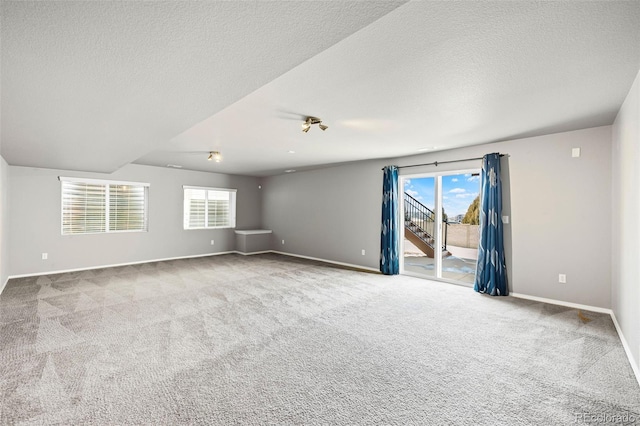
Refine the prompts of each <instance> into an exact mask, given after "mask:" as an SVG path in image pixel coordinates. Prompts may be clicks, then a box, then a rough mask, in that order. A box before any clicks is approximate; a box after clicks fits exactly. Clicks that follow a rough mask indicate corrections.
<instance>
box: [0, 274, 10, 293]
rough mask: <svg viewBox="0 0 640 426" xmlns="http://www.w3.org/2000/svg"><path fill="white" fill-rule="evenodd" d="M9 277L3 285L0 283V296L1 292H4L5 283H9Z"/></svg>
mask: <svg viewBox="0 0 640 426" xmlns="http://www.w3.org/2000/svg"><path fill="white" fill-rule="evenodd" d="M10 278H11V277H7V279H6V280H5V281H4V283H2V286H1V287H0V294H2V292H3V291H4V288H5V287H6V286H7V283H8V282H9V279H10Z"/></svg>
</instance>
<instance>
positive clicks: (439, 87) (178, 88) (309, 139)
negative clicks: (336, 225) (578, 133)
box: [1, 1, 640, 176]
mask: <svg viewBox="0 0 640 426" xmlns="http://www.w3.org/2000/svg"><path fill="white" fill-rule="evenodd" d="M401 3H402V2H394V3H391V2H359V1H354V2H345V1H338V2H308V1H294V2H285V1H279V2H195V3H194V2H175V3H154V2H144V3H133V2H122V3H120V2H117V3H115V2H114V3H112V2H86V3H83V2H69V3H67V2H64V3H62V2H33V3H32V2H29V3H25V2H3V3H2V12H3V16H2V29H1V31H2V47H1V49H2V58H1V59H2V65H1V66H2V68H1V71H2V76H1V83H2V100H1V108H2V110H1V112H2V123H1V131H2V133H1V137H2V140H1V141H2V155H3V157H4V158H5V159H6V160H7V162H9V164H13V165H25V166H36V167H49V168H60V169H72V170H89V171H103V172H111V171H114V170H116V169H118V168H119V167H121V166H123V165H125V164H128V163H130V162H136V163H138V164H147V165H155V166H162V167H164V166H166V165H167V164H178V165H181V166H183V168H185V169H192V170H203V171H215V172H224V173H235V174H248V175H255V176H265V175H271V174H278V173H282V172H283V171H284V170H285V169H297V170H301V169H304V168H312V167H317V166H319V165H323V164H332V163H337V162H345V161H355V160H362V159H369V158H386V157H396V156H403V155H410V154H417V153H418V149H420V148H430V147H435V148H436V149H449V148H454V147H459V146H466V145H473V144H481V143H487V142H492V141H496V140H504V139H512V138H518V137H524V136H533V135H540V134H547V133H554V132H559V131H567V130H574V129H579V128H586V127H593V126H600V125H606V124H611V123H612V121H613V119H614V118H615V114H616V112H617V111H618V109H619V107H620V105H621V104H622V102H623V100H624V97H625V96H626V94H627V92H628V90H629V89H630V87H631V83H632V82H633V79H634V77H635V75H636V74H637V73H638V70H639V69H640V2H636V1H629V2H622V1H616V2H610V1H604V2H573V1H566V2H562V1H558V2H533V1H531V2H529V1H527V2H524V1H520V2H421V1H415V2H409V3H407V4H403V5H402V4H401ZM398 6H399V7H398ZM304 115H315V116H319V117H320V118H322V119H323V120H324V122H325V123H326V124H327V125H329V129H328V130H327V131H326V132H322V131H320V130H319V129H318V128H317V126H314V128H312V129H311V130H310V131H309V132H308V133H306V134H305V133H302V132H301V127H300V125H301V124H302V117H303V116H304ZM212 150H219V151H221V152H222V154H223V156H224V160H223V162H221V163H214V162H208V161H206V158H207V155H208V151H212ZM289 151H295V153H293V154H290V153H289Z"/></svg>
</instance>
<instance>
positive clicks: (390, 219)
mask: <svg viewBox="0 0 640 426" xmlns="http://www.w3.org/2000/svg"><path fill="white" fill-rule="evenodd" d="M383 170H384V177H383V182H382V233H381V235H380V249H381V250H380V272H382V273H383V274H385V275H397V274H399V273H400V236H399V232H400V219H399V210H398V167H396V166H387V167H385V168H384V169H383Z"/></svg>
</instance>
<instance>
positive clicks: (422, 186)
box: [404, 177, 436, 278]
mask: <svg viewBox="0 0 640 426" xmlns="http://www.w3.org/2000/svg"><path fill="white" fill-rule="evenodd" d="M435 181H436V179H435V178H434V177H426V178H413V179H405V180H404V270H405V271H407V272H412V273H415V274H420V275H426V276H428V277H432V278H435V277H436V260H435V256H434V255H435V251H434V247H435V246H436V232H435V231H436V216H435V200H436V197H435Z"/></svg>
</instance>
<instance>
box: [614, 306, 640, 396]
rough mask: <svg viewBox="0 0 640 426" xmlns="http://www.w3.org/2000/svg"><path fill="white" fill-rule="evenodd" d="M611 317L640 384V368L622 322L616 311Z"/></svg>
mask: <svg viewBox="0 0 640 426" xmlns="http://www.w3.org/2000/svg"><path fill="white" fill-rule="evenodd" d="M611 319H612V320H613V325H615V326H616V331H617V332H618V336H620V341H621V342H622V347H623V348H624V351H625V353H626V354H627V358H629V363H630V364H631V369H632V370H633V374H635V375H636V380H637V381H638V384H639V385H640V368H638V363H637V362H636V360H635V359H634V358H633V354H632V353H631V348H630V347H629V344H628V343H627V339H625V338H624V334H623V333H622V329H621V328H620V324H618V319H617V318H616V314H615V313H614V312H611Z"/></svg>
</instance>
